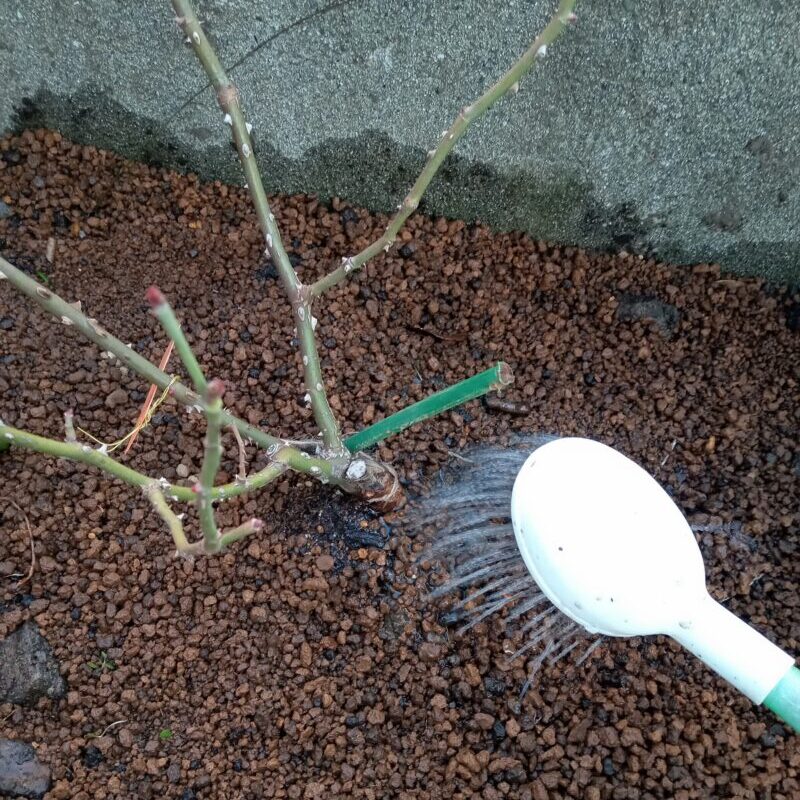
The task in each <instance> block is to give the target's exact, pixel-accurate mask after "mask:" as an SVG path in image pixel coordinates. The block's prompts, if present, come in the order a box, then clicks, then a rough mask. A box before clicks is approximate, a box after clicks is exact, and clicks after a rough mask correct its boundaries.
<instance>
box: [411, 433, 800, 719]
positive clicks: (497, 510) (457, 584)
mask: <svg viewBox="0 0 800 800" xmlns="http://www.w3.org/2000/svg"><path fill="white" fill-rule="evenodd" d="M467 455H468V458H465V459H464V461H465V462H466V463H467V464H468V466H467V467H466V468H465V469H464V471H463V473H462V475H461V476H460V479H459V480H458V481H457V482H455V483H454V484H451V485H445V486H443V487H442V490H441V491H439V492H438V493H436V494H435V495H434V496H433V497H432V498H430V499H429V500H428V501H427V502H426V503H423V504H422V506H421V508H420V510H419V513H418V514H417V515H416V517H415V518H414V519H412V520H410V522H411V525H412V526H413V527H416V528H418V529H421V530H424V531H426V532H429V533H432V540H431V544H430V547H429V549H428V550H427V551H426V553H425V554H424V556H423V558H424V559H425V560H428V561H441V562H443V563H444V565H445V567H446V569H447V573H448V577H447V579H446V580H445V581H444V582H443V583H441V584H440V585H439V586H437V587H436V588H435V589H434V590H433V591H432V592H431V595H430V597H431V598H432V599H438V598H442V597H445V596H447V595H456V596H457V598H458V599H457V601H456V602H455V603H454V605H453V606H452V607H451V611H450V615H449V616H450V619H451V621H453V622H460V623H462V627H461V628H460V631H459V633H464V632H466V631H468V630H470V629H471V628H473V627H474V626H475V625H477V624H478V623H480V622H483V621H484V620H486V619H488V618H490V617H492V616H497V617H498V618H499V619H501V620H503V622H504V624H505V626H506V628H507V629H508V630H509V631H510V632H515V633H516V634H517V635H519V636H521V637H522V638H523V640H524V641H523V642H522V644H521V645H520V646H519V647H518V649H517V650H516V651H515V652H514V653H512V654H511V656H510V659H509V661H510V662H513V661H515V660H516V659H519V658H522V657H523V656H524V657H525V658H526V659H527V658H529V657H530V654H531V653H533V652H534V651H536V649H537V648H538V649H539V651H538V653H536V655H535V656H534V657H532V658H530V660H529V661H528V662H527V664H526V668H527V674H528V678H527V681H526V683H525V686H524V687H523V694H524V692H525V691H526V690H527V688H528V687H529V686H530V685H531V684H532V682H533V681H534V680H535V678H536V674H537V672H538V671H539V670H540V669H541V667H542V665H543V664H544V663H548V664H550V665H553V664H556V663H558V662H559V661H561V660H563V659H565V658H567V657H568V656H570V654H572V653H575V652H577V653H578V654H579V655H578V658H577V660H576V661H575V665H576V666H579V665H580V664H582V663H583V662H585V661H586V660H587V659H588V658H589V657H590V655H591V654H592V653H593V652H594V651H595V649H596V648H597V647H598V645H599V644H600V641H601V639H602V638H603V637H607V636H615V637H630V636H645V635H653V634H663V635H667V636H671V637H672V638H674V639H676V640H677V641H678V642H680V643H681V644H682V645H683V646H684V647H686V648H687V649H688V650H690V651H691V652H692V653H694V654H695V655H696V656H697V657H698V658H700V659H701V660H702V661H704V662H705V663H706V664H707V665H708V666H709V667H711V668H712V669H714V670H715V671H716V672H717V673H718V674H719V675H721V676H722V677H723V678H725V679H726V680H727V681H729V682H730V683H731V684H733V685H734V686H735V687H736V688H737V689H739V690H740V691H741V692H742V693H743V694H745V695H746V696H747V697H749V698H750V699H751V700H752V701H753V702H754V703H757V704H761V703H763V704H764V705H766V706H767V707H768V708H770V709H771V710H772V711H774V712H775V713H776V714H777V715H778V716H780V717H781V718H782V719H784V720H785V721H786V722H787V723H788V724H789V725H790V726H791V727H792V728H794V730H796V731H800V670H798V669H797V667H796V666H795V665H794V658H793V657H792V656H790V655H789V654H788V653H785V652H784V651H783V650H781V649H780V648H779V647H778V646H776V645H774V644H772V643H771V642H770V641H769V640H768V639H766V638H765V637H764V636H762V635H761V634H760V633H758V632H757V631H756V630H755V629H753V628H752V627H750V626H749V625H747V624H746V623H745V622H743V621H742V620H740V619H739V618H738V617H736V616H734V615H733V614H732V613H731V612H729V611H728V610H727V609H726V608H724V607H723V606H722V605H720V604H719V603H717V602H715V601H714V600H712V599H711V597H710V595H709V594H708V591H707V589H706V585H705V566H704V564H703V559H702V556H701V554H700V550H699V548H698V546H697V542H696V540H695V537H694V534H693V532H692V528H691V527H690V526H689V524H688V523H687V521H686V519H685V518H684V516H683V514H682V513H681V512H680V510H679V509H678V507H677V506H676V505H675V504H674V503H673V501H672V499H671V498H670V497H669V495H667V493H666V492H665V491H664V490H663V489H662V488H661V487H660V486H659V485H658V484H657V483H656V481H655V480H653V478H652V477H651V476H650V475H648V474H647V473H646V472H645V471H644V470H642V469H641V468H640V467H639V466H637V465H636V464H635V463H634V462H632V461H630V460H629V459H628V458H626V457H625V456H623V455H621V454H620V453H618V452H617V451H615V450H613V449H612V448H610V447H606V446H605V445H602V444H600V443H598V442H594V441H591V440H588V439H558V438H556V437H550V436H537V437H531V438H528V439H520V440H518V441H517V442H515V443H513V444H512V445H510V446H508V447H504V448H482V449H480V450H477V451H474V452H472V453H468V454H467ZM698 529H700V526H698ZM732 530H733V528H732ZM742 540H743V541H744V537H742ZM543 603H547V606H546V607H545V608H544V609H543V608H542V604H543ZM598 635H599V636H600V638H597V636H598ZM592 637H594V638H592Z"/></svg>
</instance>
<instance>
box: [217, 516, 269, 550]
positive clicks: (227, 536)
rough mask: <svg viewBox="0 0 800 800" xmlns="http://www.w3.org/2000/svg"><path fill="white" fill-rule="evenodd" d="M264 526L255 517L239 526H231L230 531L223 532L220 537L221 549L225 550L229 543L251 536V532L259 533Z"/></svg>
mask: <svg viewBox="0 0 800 800" xmlns="http://www.w3.org/2000/svg"><path fill="white" fill-rule="evenodd" d="M263 528H264V523H263V522H262V521H261V520H260V519H256V518H255V517H253V518H252V519H249V520H247V522H245V523H244V524H242V525H239V526H238V527H237V528H231V529H230V530H229V531H226V532H225V533H223V534H222V536H221V537H220V549H222V550H224V549H225V548H226V547H228V545H231V544H233V543H234V542H239V541H241V540H242V539H244V538H245V536H249V535H250V534H251V533H258V531H260V530H262V529H263Z"/></svg>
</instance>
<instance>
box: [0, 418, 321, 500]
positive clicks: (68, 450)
mask: <svg viewBox="0 0 800 800" xmlns="http://www.w3.org/2000/svg"><path fill="white" fill-rule="evenodd" d="M0 445H5V447H0V450H2V449H6V448H7V447H10V446H12V445H13V446H14V447H19V448H22V449H24V450H32V451H34V452H36V453H43V454H44V455H48V456H54V457H55V458H64V459H66V460H67V461H77V462H78V463H81V464H89V465H90V466H93V467H97V468H98V469H100V470H102V471H103V472H107V473H108V474H109V475H113V476H114V477H115V478H118V479H119V480H121V481H123V482H124V483H127V484H130V485H131V486H140V487H143V488H144V487H147V486H149V485H150V484H151V483H152V482H153V478H151V477H149V476H148V475H144V474H142V473H141V472H137V471H136V470H135V469H131V468H130V467H126V466H125V465H124V464H120V463H119V462H118V461H115V460H114V459H113V458H111V456H109V455H106V454H105V453H103V452H102V451H100V450H96V449H95V448H93V447H90V446H89V445H88V444H77V443H76V442H60V441H58V440H56V439H48V438H46V437H44V436H37V435H36V434H34V433H28V432H27V431H23V430H20V429H19V428H14V427H12V426H11V425H5V424H4V423H2V422H0ZM295 455H296V456H297V457H296V458H295ZM290 459H291V460H292V461H293V462H296V466H294V467H293V468H294V469H297V470H298V471H300V472H309V473H311V474H317V473H315V472H314V471H313V469H312V468H314V467H316V468H317V469H320V468H321V467H322V466H324V465H325V462H323V461H321V460H320V459H313V458H309V457H308V456H306V455H305V454H302V453H299V452H298V451H296V450H293V449H292V448H289V447H286V448H283V449H281V450H278V451H277V452H276V454H275V456H274V458H273V460H272V463H270V464H269V465H268V466H266V467H265V468H264V469H262V470H260V471H259V472H256V473H254V474H253V475H250V476H248V478H247V479H246V480H245V481H234V482H233V483H225V484H222V485H221V486H215V487H214V488H213V489H212V490H211V499H212V500H228V499H230V498H231V497H238V496H239V495H242V494H247V493H248V492H251V491H253V490H254V489H260V488H261V487H262V486H266V485H267V484H269V483H272V481H274V480H275V479H276V478H279V477H280V476H281V475H283V473H284V472H286V469H287V465H288V463H289V460H290ZM158 484H159V486H160V487H161V489H163V491H164V492H165V493H166V494H167V496H169V497H170V498H172V499H174V500H181V501H183V502H186V503H195V502H196V501H197V493H196V492H194V491H193V490H192V489H190V488H189V487H188V486H178V485H177V484H174V483H168V482H167V481H158Z"/></svg>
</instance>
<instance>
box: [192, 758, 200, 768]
mask: <svg viewBox="0 0 800 800" xmlns="http://www.w3.org/2000/svg"><path fill="white" fill-rule="evenodd" d="M202 766H203V762H202V761H200V759H199V758H193V759H192V760H191V761H190V762H189V769H200V767H202Z"/></svg>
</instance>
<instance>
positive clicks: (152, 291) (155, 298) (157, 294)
mask: <svg viewBox="0 0 800 800" xmlns="http://www.w3.org/2000/svg"><path fill="white" fill-rule="evenodd" d="M144 299H145V300H147V302H148V304H149V305H150V308H158V307H159V306H163V305H164V303H166V302H167V299H166V297H164V295H163V294H162V293H161V289H159V288H158V286H149V287H148V289H147V291H146V292H145V293H144Z"/></svg>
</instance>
